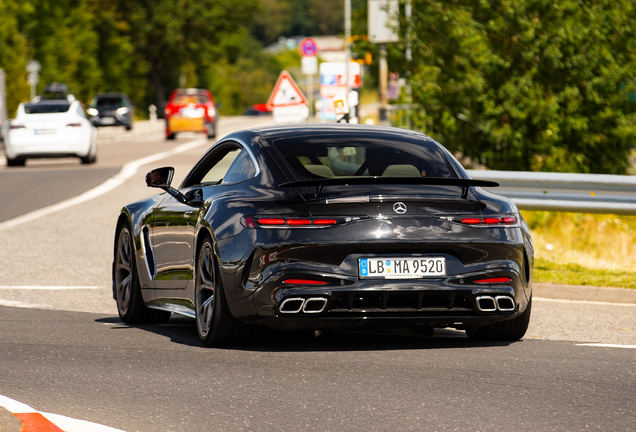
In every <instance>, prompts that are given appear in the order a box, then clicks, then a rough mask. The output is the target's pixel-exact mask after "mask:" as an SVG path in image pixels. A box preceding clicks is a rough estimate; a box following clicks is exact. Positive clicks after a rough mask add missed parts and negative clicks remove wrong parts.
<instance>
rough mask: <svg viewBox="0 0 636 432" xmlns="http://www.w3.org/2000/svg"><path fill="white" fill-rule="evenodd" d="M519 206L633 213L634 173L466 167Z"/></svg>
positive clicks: (635, 205)
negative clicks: (496, 169)
mask: <svg viewBox="0 0 636 432" xmlns="http://www.w3.org/2000/svg"><path fill="white" fill-rule="evenodd" d="M468 173H469V175H470V176H471V177H472V178H474V179H479V180H491V181H496V182H498V183H499V184H500V185H501V186H500V187H498V188H493V189H490V188H488V190H491V191H492V192H495V193H498V194H501V195H504V196H507V197H509V198H511V199H512V200H513V201H514V203H515V204H516V205H517V207H519V208H520V209H523V210H550V211H566V212H581V213H608V214H631V215H636V176H625V175H608V174H569V173H544V172H527V171H489V170H468Z"/></svg>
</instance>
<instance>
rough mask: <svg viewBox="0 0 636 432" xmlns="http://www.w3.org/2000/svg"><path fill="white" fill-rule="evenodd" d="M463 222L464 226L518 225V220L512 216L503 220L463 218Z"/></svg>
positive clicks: (494, 218)
mask: <svg viewBox="0 0 636 432" xmlns="http://www.w3.org/2000/svg"><path fill="white" fill-rule="evenodd" d="M461 221H462V223H463V224H466V225H516V224H517V218H516V217H511V216H506V217H502V218H497V217H486V218H483V219H480V218H463V219H462V220H461Z"/></svg>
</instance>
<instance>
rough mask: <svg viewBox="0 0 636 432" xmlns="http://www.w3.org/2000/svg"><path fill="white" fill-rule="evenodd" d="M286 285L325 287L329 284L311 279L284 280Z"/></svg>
mask: <svg viewBox="0 0 636 432" xmlns="http://www.w3.org/2000/svg"><path fill="white" fill-rule="evenodd" d="M283 283H284V284H287V285H327V284H328V283H329V282H326V281H321V280H313V279H285V280H284V281H283Z"/></svg>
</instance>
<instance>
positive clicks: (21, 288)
mask: <svg viewBox="0 0 636 432" xmlns="http://www.w3.org/2000/svg"><path fill="white" fill-rule="evenodd" d="M76 289H102V287H98V286H35V285H33V286H17V285H16V286H8V285H0V290H76Z"/></svg>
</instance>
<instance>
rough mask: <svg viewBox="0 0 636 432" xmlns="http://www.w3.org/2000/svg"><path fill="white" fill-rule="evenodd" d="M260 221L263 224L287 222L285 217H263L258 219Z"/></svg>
mask: <svg viewBox="0 0 636 432" xmlns="http://www.w3.org/2000/svg"><path fill="white" fill-rule="evenodd" d="M258 223H259V224H261V225H283V224H284V223H285V219H281V218H261V219H259V220H258Z"/></svg>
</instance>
